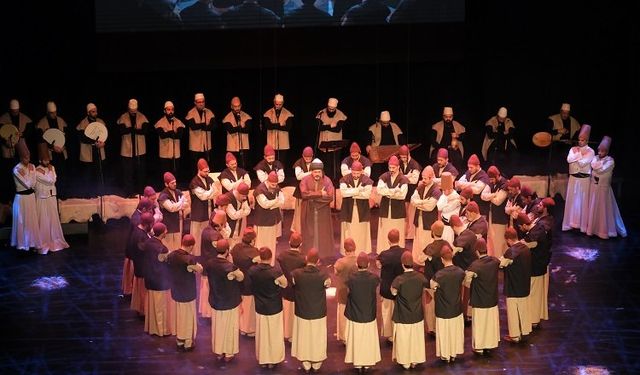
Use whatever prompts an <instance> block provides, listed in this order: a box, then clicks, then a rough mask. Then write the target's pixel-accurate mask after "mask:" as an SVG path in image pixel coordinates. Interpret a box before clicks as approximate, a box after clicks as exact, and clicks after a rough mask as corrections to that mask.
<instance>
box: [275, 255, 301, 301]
mask: <svg viewBox="0 0 640 375" xmlns="http://www.w3.org/2000/svg"><path fill="white" fill-rule="evenodd" d="M278 264H279V265H280V269H281V270H282V273H283V274H284V276H285V277H286V278H287V287H286V288H284V290H283V291H282V298H284V299H286V300H287V301H291V302H293V301H295V294H294V292H293V283H292V282H291V272H293V270H296V269H298V268H304V266H305V265H306V261H305V259H304V256H303V255H302V254H301V253H300V252H299V251H295V250H291V249H289V250H287V251H285V252H283V253H280V255H278Z"/></svg>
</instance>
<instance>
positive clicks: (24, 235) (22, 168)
mask: <svg viewBox="0 0 640 375" xmlns="http://www.w3.org/2000/svg"><path fill="white" fill-rule="evenodd" d="M16 151H17V152H18V156H20V162H19V163H18V164H16V166H15V167H13V182H14V184H15V189H16V195H15V197H14V198H13V207H12V213H13V220H12V222H11V246H13V247H15V248H16V249H18V250H24V251H30V250H34V251H35V249H36V248H38V247H39V246H40V231H39V228H38V209H37V206H36V196H35V192H34V190H33V189H34V188H35V186H36V183H37V173H38V172H36V167H35V166H34V165H33V164H31V163H30V162H29V161H30V160H31V153H30V152H29V149H28V148H27V142H25V140H24V139H23V138H21V139H20V140H18V143H17V144H16Z"/></svg>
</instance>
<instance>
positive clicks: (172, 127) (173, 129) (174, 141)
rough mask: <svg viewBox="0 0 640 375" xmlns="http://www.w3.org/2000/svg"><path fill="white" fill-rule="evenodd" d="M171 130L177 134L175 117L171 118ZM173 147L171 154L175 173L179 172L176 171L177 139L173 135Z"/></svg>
mask: <svg viewBox="0 0 640 375" xmlns="http://www.w3.org/2000/svg"><path fill="white" fill-rule="evenodd" d="M170 122H171V131H172V132H173V135H174V136H175V135H176V129H175V127H174V126H173V118H172V119H171V121H170ZM171 147H172V148H173V152H172V155H171V159H172V162H173V173H177V172H178V171H176V139H175V138H173V137H171Z"/></svg>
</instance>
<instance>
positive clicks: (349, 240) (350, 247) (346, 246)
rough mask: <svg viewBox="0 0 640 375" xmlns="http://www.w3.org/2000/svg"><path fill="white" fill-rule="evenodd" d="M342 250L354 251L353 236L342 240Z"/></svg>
mask: <svg viewBox="0 0 640 375" xmlns="http://www.w3.org/2000/svg"><path fill="white" fill-rule="evenodd" d="M344 250H345V251H349V252H352V251H356V242H355V241H354V240H353V238H347V239H345V240H344Z"/></svg>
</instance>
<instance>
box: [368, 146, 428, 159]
mask: <svg viewBox="0 0 640 375" xmlns="http://www.w3.org/2000/svg"><path fill="white" fill-rule="evenodd" d="M420 145H421V144H420V143H410V144H408V145H405V146H407V147H408V148H409V151H413V150H415V149H416V148H418V147H420ZM402 146H403V145H383V146H371V152H369V160H371V162H372V163H373V164H378V163H386V162H388V161H389V158H390V157H391V156H392V155H396V154H398V151H400V147H402Z"/></svg>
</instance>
